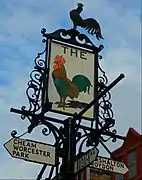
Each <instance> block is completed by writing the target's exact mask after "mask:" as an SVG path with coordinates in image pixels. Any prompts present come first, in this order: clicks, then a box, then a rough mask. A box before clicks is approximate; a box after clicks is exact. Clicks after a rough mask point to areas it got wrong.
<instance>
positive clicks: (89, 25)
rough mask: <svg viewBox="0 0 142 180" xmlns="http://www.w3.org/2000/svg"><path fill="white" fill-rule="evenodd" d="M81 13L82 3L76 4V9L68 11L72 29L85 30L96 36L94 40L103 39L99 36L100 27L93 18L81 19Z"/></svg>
mask: <svg viewBox="0 0 142 180" xmlns="http://www.w3.org/2000/svg"><path fill="white" fill-rule="evenodd" d="M82 11H83V4H82V3H78V7H77V8H76V9H73V10H71V11H70V18H71V20H72V22H73V28H74V29H76V28H77V26H80V27H82V28H84V29H85V30H87V31H88V33H89V34H91V35H94V34H96V38H97V39H98V40H100V39H104V38H103V36H102V34H101V27H100V25H99V23H98V22H97V21H96V20H95V19H93V18H88V19H83V18H82V17H81V16H80V13H81V12H82Z"/></svg>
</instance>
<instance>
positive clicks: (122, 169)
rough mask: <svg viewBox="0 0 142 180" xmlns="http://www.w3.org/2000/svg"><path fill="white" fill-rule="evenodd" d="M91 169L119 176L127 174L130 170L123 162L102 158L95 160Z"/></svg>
mask: <svg viewBox="0 0 142 180" xmlns="http://www.w3.org/2000/svg"><path fill="white" fill-rule="evenodd" d="M90 167H93V168H95V169H101V170H104V171H111V172H114V173H119V174H125V173H126V172H127V171H128V168H127V167H126V165H125V164H124V163H123V162H119V161H113V160H111V159H109V158H106V157H100V156H98V157H97V158H96V159H95V161H94V162H93V163H92V164H91V165H90Z"/></svg>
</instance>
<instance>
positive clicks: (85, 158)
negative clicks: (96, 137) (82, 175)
mask: <svg viewBox="0 0 142 180" xmlns="http://www.w3.org/2000/svg"><path fill="white" fill-rule="evenodd" d="M98 153H99V150H98V149H97V148H95V147H93V148H92V149H90V150H88V151H87V152H86V153H85V154H84V155H82V156H81V157H80V158H79V159H78V160H77V161H76V162H75V168H74V173H77V172H78V171H80V170H81V169H83V168H85V167H87V166H89V165H90V164H91V163H92V162H93V161H95V159H96V157H97V155H98Z"/></svg>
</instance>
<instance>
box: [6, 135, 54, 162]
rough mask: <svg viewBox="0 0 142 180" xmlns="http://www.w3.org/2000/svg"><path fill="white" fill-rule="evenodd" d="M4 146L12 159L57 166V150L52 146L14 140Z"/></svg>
mask: <svg viewBox="0 0 142 180" xmlns="http://www.w3.org/2000/svg"><path fill="white" fill-rule="evenodd" d="M4 146H5V148H6V149H7V150H8V152H9V153H10V154H11V156H12V157H15V158H19V159H24V160H27V161H32V162H38V163H44V164H51V165H53V164H55V148H54V147H53V146H51V145H47V144H44V143H40V142H36V141H31V140H24V139H20V138H13V139H11V140H10V141H8V142H7V143H5V145H4Z"/></svg>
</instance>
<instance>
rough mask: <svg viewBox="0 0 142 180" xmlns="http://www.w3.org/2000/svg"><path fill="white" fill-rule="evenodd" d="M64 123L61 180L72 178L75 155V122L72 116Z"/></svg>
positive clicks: (70, 179)
mask: <svg viewBox="0 0 142 180" xmlns="http://www.w3.org/2000/svg"><path fill="white" fill-rule="evenodd" d="M64 123H65V124H64V133H65V134H64V135H65V141H64V145H63V149H64V156H63V162H62V167H61V172H60V173H61V177H62V180H74V162H75V156H76V131H75V125H76V122H75V120H74V119H73V118H68V119H66V120H65V122H64Z"/></svg>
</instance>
